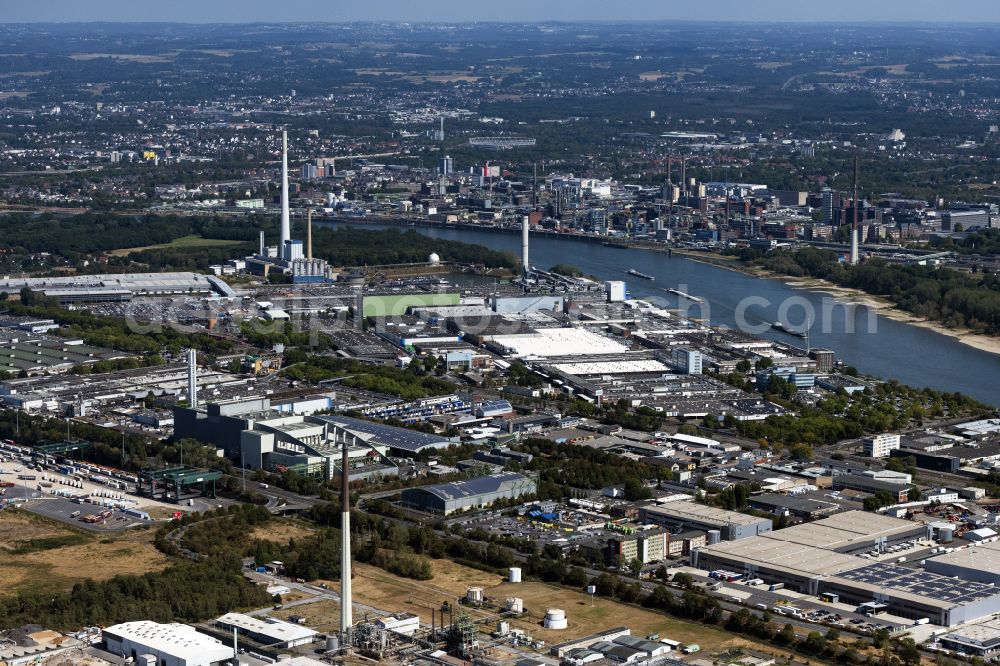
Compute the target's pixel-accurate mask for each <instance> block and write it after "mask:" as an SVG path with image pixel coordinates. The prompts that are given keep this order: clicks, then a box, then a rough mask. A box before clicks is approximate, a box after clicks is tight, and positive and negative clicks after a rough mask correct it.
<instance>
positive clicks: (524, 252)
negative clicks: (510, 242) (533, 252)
mask: <svg viewBox="0 0 1000 666" xmlns="http://www.w3.org/2000/svg"><path fill="white" fill-rule="evenodd" d="M530 224H531V222H530V221H529V219H528V216H527V215H525V216H524V217H522V218H521V265H522V266H523V270H524V274H525V275H527V274H528V266H529V264H528V235H529V233H530V232H529V231H528V226H529V225H530Z"/></svg>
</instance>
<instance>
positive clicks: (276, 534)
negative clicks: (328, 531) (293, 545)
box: [250, 520, 316, 543]
mask: <svg viewBox="0 0 1000 666" xmlns="http://www.w3.org/2000/svg"><path fill="white" fill-rule="evenodd" d="M315 533H316V529H315V528H311V527H308V526H306V525H300V524H298V523H296V522H293V521H281V522H279V521H277V520H272V521H271V522H270V523H269V524H268V525H266V526H261V527H258V528H257V529H255V530H254V531H253V532H251V533H250V538H251V539H260V540H262V541H274V542H275V543H286V542H287V541H288V540H289V539H304V538H305V537H307V536H311V535H313V534H315Z"/></svg>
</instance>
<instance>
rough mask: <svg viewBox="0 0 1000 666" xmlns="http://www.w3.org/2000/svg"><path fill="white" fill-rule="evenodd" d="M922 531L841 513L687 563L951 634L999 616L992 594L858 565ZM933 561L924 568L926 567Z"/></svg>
mask: <svg viewBox="0 0 1000 666" xmlns="http://www.w3.org/2000/svg"><path fill="white" fill-rule="evenodd" d="M928 536H929V535H928V527H927V526H926V525H920V524H917V523H912V522H909V521H906V520H899V519H896V518H889V517H887V516H880V515H877V514H872V513H866V512H861V511H848V512H846V513H841V514H837V515H835V516H832V517H830V518H827V519H825V520H820V521H816V522H814V523H805V524H802V525H797V526H795V527H789V528H787V529H784V530H778V531H777V532H772V533H770V534H765V535H762V536H759V537H754V538H751V539H744V540H742V541H736V542H730V543H719V544H715V545H711V546H706V547H704V548H700V549H697V550H695V551H693V552H692V554H691V563H692V565H694V566H697V567H700V568H702V569H708V570H714V569H727V570H730V571H737V572H743V573H746V574H747V575H749V576H752V577H754V578H761V579H763V580H764V581H766V582H768V583H782V584H784V585H785V586H786V587H788V588H790V589H794V590H798V591H799V592H802V593H804V594H810V595H815V596H819V595H821V594H823V593H833V594H837V595H839V596H840V600H841V601H843V602H846V603H855V604H862V603H869V602H877V603H881V604H885V605H886V606H888V610H889V612H891V613H892V614H894V615H898V616H900V617H905V618H910V619H921V618H925V617H926V618H928V619H929V620H930V621H931V622H933V623H935V624H940V625H943V626H954V625H956V624H961V623H963V622H968V621H970V620H975V619H978V618H982V617H986V616H988V615H991V614H993V613H996V612H1000V590H998V589H997V588H995V587H994V586H992V585H988V584H985V583H981V582H975V581H972V580H968V579H967V580H957V579H955V578H951V577H946V576H942V575H940V574H937V573H934V572H933V571H931V570H930V567H929V566H928V567H927V569H920V568H912V567H907V566H902V565H900V564H898V563H895V562H891V563H889V562H878V563H876V562H872V561H870V560H866V559H861V558H860V557H859V554H860V553H861V552H862V551H867V550H872V549H874V548H883V549H884V548H885V547H887V546H891V545H893V544H896V543H901V542H904V541H913V540H915V539H923V538H927V537H928ZM932 562H933V560H928V561H927V564H928V565H930V564H931V563H932Z"/></svg>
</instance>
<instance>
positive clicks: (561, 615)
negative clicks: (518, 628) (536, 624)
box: [542, 608, 569, 630]
mask: <svg viewBox="0 0 1000 666" xmlns="http://www.w3.org/2000/svg"><path fill="white" fill-rule="evenodd" d="M542 626H544V627H545V628H546V629H556V630H558V629H565V628H566V627H567V626H569V622H568V621H567V619H566V611H564V610H563V609H561V608H550V609H549V610H548V611H546V613H545V619H544V620H542Z"/></svg>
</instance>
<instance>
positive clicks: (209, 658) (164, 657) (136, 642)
mask: <svg viewBox="0 0 1000 666" xmlns="http://www.w3.org/2000/svg"><path fill="white" fill-rule="evenodd" d="M102 633H103V636H104V649H105V650H106V651H107V652H109V653H111V654H113V655H116V656H125V657H126V658H128V657H131V659H132V662H133V663H136V662H137V661H138V658H139V657H141V656H143V655H152V656H153V657H155V659H156V664H157V666H220V665H221V664H223V663H225V664H228V663H229V662H230V661H231V660H232V659H233V657H234V656H236V653H235V652H234V651H233V648H232V646H231V645H225V644H224V643H222V642H221V641H219V640H217V639H215V638H212V637H211V636H206V635H205V634H202V633H199V632H198V631H196V630H195V628H194V627H189V626H188V625H186V624H160V623H158V622H150V621H149V620H140V621H138V622H124V623H122V624H116V625H114V626H113V627H108V628H106V629H104V631H103V632H102ZM143 663H145V662H143Z"/></svg>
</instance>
